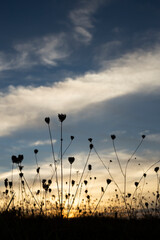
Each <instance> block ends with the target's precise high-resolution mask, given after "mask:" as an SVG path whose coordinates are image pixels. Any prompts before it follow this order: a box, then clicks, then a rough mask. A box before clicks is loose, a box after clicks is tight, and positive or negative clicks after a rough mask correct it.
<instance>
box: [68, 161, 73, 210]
mask: <svg viewBox="0 0 160 240" xmlns="http://www.w3.org/2000/svg"><path fill="white" fill-rule="evenodd" d="M71 172H72V164H70V174H69V187H68V211H69V200H70V186H71Z"/></svg>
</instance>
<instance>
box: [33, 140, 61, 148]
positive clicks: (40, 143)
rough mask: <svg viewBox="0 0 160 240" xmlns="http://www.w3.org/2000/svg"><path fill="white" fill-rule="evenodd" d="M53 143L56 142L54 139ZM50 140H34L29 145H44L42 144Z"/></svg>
mask: <svg viewBox="0 0 160 240" xmlns="http://www.w3.org/2000/svg"><path fill="white" fill-rule="evenodd" d="M52 142H53V143H56V140H52ZM50 144H51V141H50V140H43V141H42V140H38V141H35V142H31V143H30V144H29V146H31V147H37V146H44V145H50Z"/></svg>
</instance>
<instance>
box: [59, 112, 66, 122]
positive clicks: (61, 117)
mask: <svg viewBox="0 0 160 240" xmlns="http://www.w3.org/2000/svg"><path fill="white" fill-rule="evenodd" d="M58 118H59V121H60V122H63V121H64V120H65V119H66V114H62V113H61V114H58Z"/></svg>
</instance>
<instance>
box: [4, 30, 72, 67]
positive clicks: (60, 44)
mask: <svg viewBox="0 0 160 240" xmlns="http://www.w3.org/2000/svg"><path fill="white" fill-rule="evenodd" d="M12 50H13V51H12V53H10V54H8V53H4V52H0V71H5V70H12V69H24V68H30V67H33V66H36V65H47V66H56V65H57V64H58V61H62V60H64V59H65V58H66V57H67V56H68V55H69V51H68V48H67V45H66V41H65V34H64V33H61V34H59V35H48V36H44V37H42V38H37V39H31V40H30V41H28V42H23V43H18V44H16V45H14V46H13V49H12Z"/></svg>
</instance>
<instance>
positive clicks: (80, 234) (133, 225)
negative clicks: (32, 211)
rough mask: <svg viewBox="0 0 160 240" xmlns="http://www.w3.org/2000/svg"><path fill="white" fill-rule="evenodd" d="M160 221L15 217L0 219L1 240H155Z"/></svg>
mask: <svg viewBox="0 0 160 240" xmlns="http://www.w3.org/2000/svg"><path fill="white" fill-rule="evenodd" d="M159 226H160V219H158V218H146V219H139V220H137V219H132V220H127V219H114V218H104V217H81V218H70V219H61V218H56V217H52V218H50V217H45V216H36V217H34V216H29V217H18V216H15V215H13V214H11V213H3V214H1V215H0V228H1V236H4V238H2V239H11V240H12V239H16V240H22V239H23V240H28V239H38V240H41V239H43V240H47V239H56V240H64V239H93V240H94V239H96V240H99V239H123V240H124V239H126V240H130V239H135V240H136V239H152V238H153V239H158V237H159Z"/></svg>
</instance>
